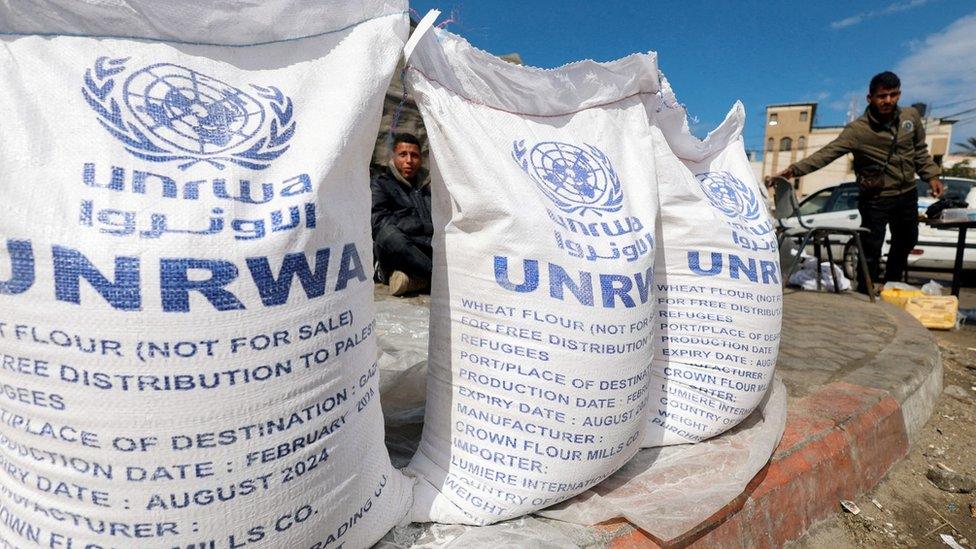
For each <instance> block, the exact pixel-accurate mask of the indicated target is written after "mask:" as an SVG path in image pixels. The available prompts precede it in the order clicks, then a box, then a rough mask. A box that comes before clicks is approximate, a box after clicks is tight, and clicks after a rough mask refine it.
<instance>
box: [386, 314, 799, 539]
mask: <svg viewBox="0 0 976 549" xmlns="http://www.w3.org/2000/svg"><path fill="white" fill-rule="evenodd" d="M426 312H427V309H426V307H425V306H423V305H420V304H417V303H411V302H409V301H405V300H400V301H389V300H388V301H379V302H377V313H376V314H377V334H378V338H379V346H380V349H382V351H383V352H382V358H381V362H380V363H381V374H380V375H381V388H382V390H383V393H382V395H381V399H382V401H383V403H384V411H385V412H386V413H387V444H388V446H389V448H390V453H391V456H392V457H393V461H394V463H398V464H405V463H406V462H407V461H409V459H410V456H411V454H412V452H413V451H414V450H415V449H416V445H417V442H418V439H419V434H420V425H419V424H418V423H416V422H419V421H422V419H423V418H422V413H419V412H418V411H417V409H416V407H417V406H422V405H423V395H424V390H423V376H424V373H423V372H424V370H425V368H426V365H425V362H424V359H423V358H420V360H421V362H418V357H421V356H422V355H423V351H422V349H425V348H426V337H427V319H426ZM388 402H390V403H394V402H395V403H397V404H396V405H394V404H390V405H389V406H390V407H389V408H387V403H388ZM404 404H406V405H404ZM405 409H410V410H413V411H412V412H411V413H410V414H403V413H402V411H403V410H405ZM405 418H408V419H407V420H405ZM785 425H786V389H785V387H784V386H783V384H782V382H780V381H779V380H776V381H775V383H774V384H773V385H772V390H771V392H770V393H769V394H767V396H766V398H765V399H764V400H763V401H762V402H761V403H760V406H759V408H758V409H757V410H756V411H755V412H753V414H752V415H750V416H749V417H748V418H746V419H745V421H743V422H742V423H741V424H740V425H738V426H737V427H735V428H734V429H732V430H730V431H727V432H726V433H724V434H722V435H720V436H717V437H715V438H712V439H710V440H708V441H705V442H701V443H698V444H690V445H689V444H686V445H680V446H669V447H662V448H651V449H644V450H641V451H640V452H638V453H637V455H636V456H635V457H634V458H633V459H632V460H631V461H630V462H629V463H628V464H627V465H625V466H624V467H623V468H622V469H621V470H619V471H618V472H617V473H615V474H614V475H612V476H610V477H609V478H608V479H606V480H605V481H603V482H602V483H601V484H599V485H597V486H596V487H594V488H592V489H591V490H588V491H587V492H584V493H583V494H580V495H579V496H576V497H575V498H573V499H571V500H569V501H566V502H564V503H562V504H560V505H558V506H555V507H550V508H548V509H544V510H542V511H539V512H537V513H536V514H535V515H533V516H532V517H534V518H532V517H523V518H520V519H516V520H511V521H506V522H502V523H498V524H495V525H492V526H481V527H475V526H462V525H440V524H411V525H407V526H401V527H398V528H396V529H394V530H393V531H392V532H390V533H389V534H388V535H387V536H386V537H385V538H384V540H383V541H382V542H381V543H380V545H379V547H382V548H384V549H405V548H427V547H430V548H434V547H465V548H477V547H550V546H552V545H546V544H547V543H549V542H551V541H554V542H556V544H557V545H556V546H558V547H567V546H568V547H571V546H574V545H576V546H587V547H601V546H604V545H605V544H606V543H607V542H608V540H607V539H606V538H605V535H604V534H600V533H597V532H596V531H594V530H592V529H589V528H584V527H582V526H583V525H592V524H596V523H598V522H602V521H605V520H609V519H612V518H615V517H625V518H626V519H627V520H629V521H630V522H632V523H633V524H635V525H637V526H639V527H640V528H642V529H643V530H645V531H647V532H648V533H650V534H652V535H654V536H656V537H658V538H660V539H664V540H667V539H673V538H675V537H677V536H680V535H682V534H683V533H685V532H687V531H688V530H690V529H691V528H693V527H694V526H696V525H697V524H699V523H701V522H702V521H703V520H705V519H706V518H708V517H709V516H711V515H712V514H713V513H714V512H715V511H717V510H719V509H720V508H722V507H723V506H725V505H726V504H728V503H729V502H731V501H732V500H733V499H735V498H736V497H737V496H738V495H739V494H740V493H742V490H743V489H744V488H745V486H746V485H747V484H748V483H749V481H750V480H751V479H752V478H753V477H754V476H755V475H756V473H758V472H759V471H760V470H761V469H762V467H763V466H764V465H765V464H766V462H767V461H768V460H769V457H770V456H771V455H772V452H773V450H774V448H775V447H776V445H777V444H778V443H779V439H780V437H781V436H782V434H783V429H784V427H785ZM567 540H568V541H567Z"/></svg>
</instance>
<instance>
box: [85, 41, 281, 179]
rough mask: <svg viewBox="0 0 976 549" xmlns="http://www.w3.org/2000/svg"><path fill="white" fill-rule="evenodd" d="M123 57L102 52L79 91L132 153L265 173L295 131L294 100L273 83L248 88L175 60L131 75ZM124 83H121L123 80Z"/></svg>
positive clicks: (183, 164)
mask: <svg viewBox="0 0 976 549" xmlns="http://www.w3.org/2000/svg"><path fill="white" fill-rule="evenodd" d="M127 61H128V58H124V59H109V58H107V57H100V58H98V59H97V60H96V61H95V65H94V66H93V67H92V68H90V69H88V70H87V71H85V83H84V86H83V87H82V89H81V92H82V95H83V96H84V98H85V101H87V102H88V105H89V106H90V107H91V108H92V110H94V111H95V114H96V115H98V121H99V123H101V125H102V127H103V128H105V129H106V130H107V131H108V132H109V133H110V134H111V135H112V136H113V137H115V138H116V139H118V140H119V141H121V142H122V144H123V145H124V146H125V150H126V151H128V152H129V153H130V154H132V155H133V156H136V157H138V158H142V159H144V160H150V161H153V162H169V161H179V162H181V164H179V167H180V169H184V170H185V169H187V168H189V167H190V166H193V165H194V164H196V163H198V162H206V163H207V164H210V165H212V166H214V167H216V168H218V169H223V168H224V167H225V166H226V165H227V164H228V163H233V164H237V165H239V166H243V167H245V168H250V169H253V170H263V169H265V168H267V167H268V166H270V165H271V162H272V161H273V160H275V159H276V158H278V157H279V156H281V155H282V154H284V153H285V151H287V150H288V147H289V145H288V142H289V141H290V140H291V138H292V136H293V135H294V134H295V126H296V123H295V121H294V120H293V119H292V115H293V107H292V101H291V99H290V98H288V97H286V96H285V95H284V94H283V93H282V92H281V90H279V89H278V88H275V87H273V86H269V87H263V86H257V85H254V84H251V86H250V87H251V89H252V91H251V93H248V92H245V91H244V90H241V89H240V88H236V87H234V86H231V85H229V84H227V83H224V82H221V81H220V80H217V79H216V78H213V77H210V76H207V75H205V74H203V73H200V72H197V71H195V70H192V69H189V68H186V67H182V66H180V65H174V64H172V63H156V64H153V65H149V66H146V67H143V68H140V69H138V70H134V71H131V72H129V74H128V75H127V77H126V78H125V81H124V82H121V78H122V76H123V73H125V72H126V71H127V68H126V62H127ZM120 83H121V84H120Z"/></svg>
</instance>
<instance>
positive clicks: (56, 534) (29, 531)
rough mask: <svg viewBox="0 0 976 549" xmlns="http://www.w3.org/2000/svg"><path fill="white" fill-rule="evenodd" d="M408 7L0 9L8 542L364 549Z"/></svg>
mask: <svg viewBox="0 0 976 549" xmlns="http://www.w3.org/2000/svg"><path fill="white" fill-rule="evenodd" d="M405 11H406V5H405V2H403V1H400V0H371V1H364V2H358V3H355V4H353V3H348V2H316V3H296V2H285V1H281V0H274V1H270V2H260V3H250V4H241V5H237V4H233V3H228V2H223V3H219V5H214V4H212V3H200V4H199V5H197V4H194V3H188V2H175V1H159V0H154V1H151V2H150V1H146V2H141V1H138V2H137V1H123V0H109V1H98V2H95V1H90V2H89V1H79V2H52V1H49V2H27V1H16V0H14V1H10V2H4V3H3V4H2V5H0V31H2V33H3V34H2V36H0V40H2V43H3V47H2V49H0V82H2V84H3V85H2V86H0V113H2V120H3V122H2V128H3V129H2V135H3V137H2V139H0V165H2V166H3V169H2V170H0V197H2V200H0V364H2V369H0V385H2V390H0V461H2V470H3V472H2V474H0V506H2V507H0V517H2V520H0V539H3V540H4V541H5V543H3V545H4V546H8V547H9V546H15V547H34V546H44V547H74V548H81V547H147V546H148V547H244V546H245V545H246V546H247V547H251V546H256V547H318V548H323V547H338V546H345V547H365V546H368V545H369V544H371V543H373V542H374V541H376V540H377V539H379V538H380V537H382V535H383V534H384V533H385V532H386V531H387V530H388V529H389V528H391V527H392V526H393V525H394V524H395V523H396V522H397V521H398V520H399V519H401V518H402V517H403V516H404V515H405V513H406V512H407V510H408V508H409V497H410V483H409V481H407V480H406V479H405V477H403V476H402V475H401V474H400V473H399V472H397V471H396V470H395V469H393V467H392V465H391V464H390V460H389V457H388V454H387V451H386V449H385V447H384V444H383V418H382V415H381V410H380V405H379V402H378V388H377V383H378V376H377V375H376V366H375V360H376V344H375V338H374V336H373V333H372V330H373V326H374V320H373V307H372V288H373V285H372V281H371V279H370V278H371V277H370V275H371V261H372V259H371V256H372V254H371V242H370V240H369V226H368V218H369V207H370V206H369V200H370V199H369V190H368V173H367V165H368V162H369V158H370V154H371V152H372V147H373V142H374V139H375V135H376V131H377V127H378V125H379V117H380V107H381V103H382V99H383V93H384V91H385V89H386V86H387V85H388V82H389V80H390V77H391V75H392V72H393V70H394V65H395V62H396V58H397V55H398V52H399V50H400V48H402V46H403V42H404V39H405V35H406V32H407V17H406V13H405Z"/></svg>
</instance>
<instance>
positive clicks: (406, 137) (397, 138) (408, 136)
mask: <svg viewBox="0 0 976 549" xmlns="http://www.w3.org/2000/svg"><path fill="white" fill-rule="evenodd" d="M400 143H407V144H410V145H416V146H417V148H418V149H419V148H421V147H420V140H419V139H417V136H416V135H414V134H412V133H398V134H396V135H394V136H393V148H394V149H395V148H396V146H397V145H399V144H400Z"/></svg>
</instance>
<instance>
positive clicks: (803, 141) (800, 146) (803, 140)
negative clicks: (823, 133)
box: [796, 135, 807, 151]
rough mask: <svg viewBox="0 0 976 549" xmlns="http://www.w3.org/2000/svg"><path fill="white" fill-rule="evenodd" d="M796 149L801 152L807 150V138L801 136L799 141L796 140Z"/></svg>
mask: <svg viewBox="0 0 976 549" xmlns="http://www.w3.org/2000/svg"><path fill="white" fill-rule="evenodd" d="M796 148H797V149H798V150H801V151H802V150H803V149H805V148H807V138H806V137H803V136H802V135H801V136H800V137H799V138H798V139H797V140H796Z"/></svg>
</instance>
